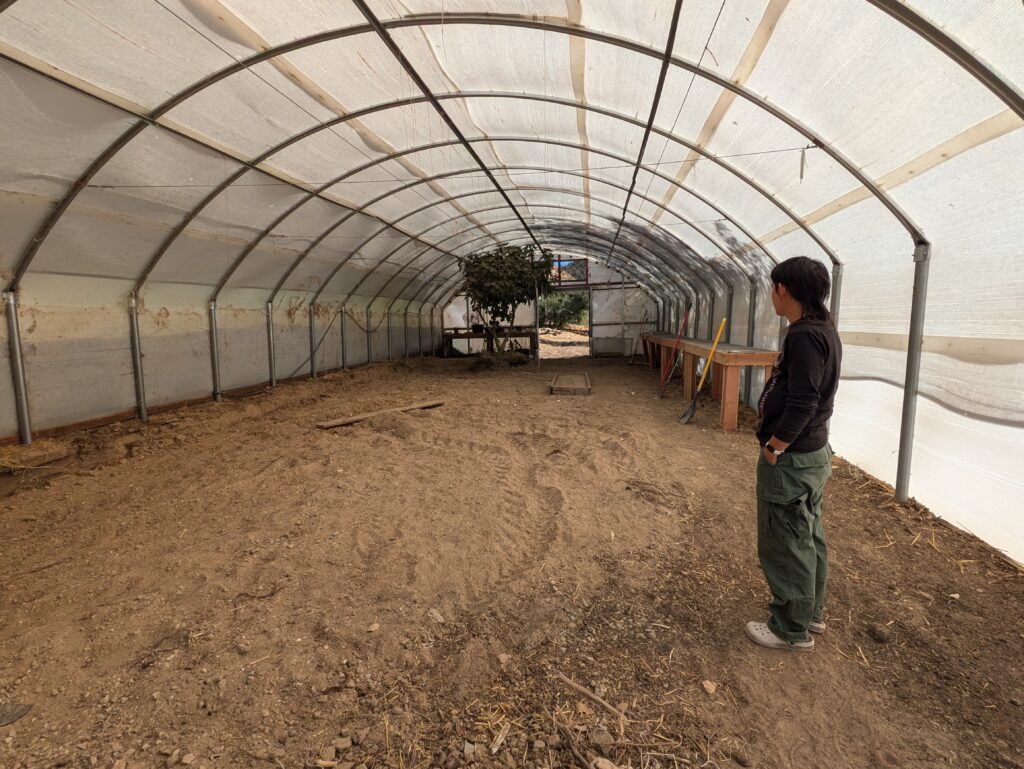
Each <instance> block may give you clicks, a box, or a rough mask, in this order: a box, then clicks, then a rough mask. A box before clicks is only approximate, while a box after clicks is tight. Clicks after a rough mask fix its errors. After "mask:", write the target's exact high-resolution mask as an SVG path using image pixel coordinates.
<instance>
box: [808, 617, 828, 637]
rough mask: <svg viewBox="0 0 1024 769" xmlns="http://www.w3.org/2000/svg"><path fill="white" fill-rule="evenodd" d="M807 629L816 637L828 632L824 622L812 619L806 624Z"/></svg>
mask: <svg viewBox="0 0 1024 769" xmlns="http://www.w3.org/2000/svg"><path fill="white" fill-rule="evenodd" d="M807 629H808V630H809V631H811V632H812V633H817V634H818V635H821V634H822V633H824V632H825V631H826V630H828V627H827V626H826V625H825V623H824V622H820V621H818V620H813V619H812V620H811V621H810V622H808V623H807Z"/></svg>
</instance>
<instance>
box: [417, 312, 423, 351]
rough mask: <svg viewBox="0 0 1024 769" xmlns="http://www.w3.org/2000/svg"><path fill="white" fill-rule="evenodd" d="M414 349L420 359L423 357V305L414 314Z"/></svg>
mask: <svg viewBox="0 0 1024 769" xmlns="http://www.w3.org/2000/svg"><path fill="white" fill-rule="evenodd" d="M416 347H417V349H418V350H419V353H420V357H421V358H422V357H423V305H422V304H421V305H420V311H419V312H418V313H417V314H416Z"/></svg>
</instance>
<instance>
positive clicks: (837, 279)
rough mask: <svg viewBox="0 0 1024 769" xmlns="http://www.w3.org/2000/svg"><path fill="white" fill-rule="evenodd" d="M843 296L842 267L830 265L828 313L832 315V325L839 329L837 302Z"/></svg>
mask: <svg viewBox="0 0 1024 769" xmlns="http://www.w3.org/2000/svg"><path fill="white" fill-rule="evenodd" d="M842 294H843V265H841V264H833V265H832V297H831V299H830V302H829V303H830V307H829V310H828V311H829V312H830V313H831V314H832V323H834V324H835V327H836V328H839V300H840V298H841V297H842Z"/></svg>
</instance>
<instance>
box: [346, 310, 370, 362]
mask: <svg viewBox="0 0 1024 769" xmlns="http://www.w3.org/2000/svg"><path fill="white" fill-rule="evenodd" d="M339 322H344V328H345V364H346V365H347V366H360V365H362V364H364V363H366V362H368V360H369V358H368V357H367V346H366V313H365V312H364V311H363V310H361V309H360V310H356V309H346V310H345V312H344V314H343V316H342V318H341V319H339ZM339 327H340V326H339Z"/></svg>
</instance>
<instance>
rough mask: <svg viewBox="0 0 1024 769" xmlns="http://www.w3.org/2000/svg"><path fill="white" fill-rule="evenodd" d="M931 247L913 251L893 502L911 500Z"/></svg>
mask: <svg viewBox="0 0 1024 769" xmlns="http://www.w3.org/2000/svg"><path fill="white" fill-rule="evenodd" d="M930 256H931V245H930V244H928V243H918V244H917V247H916V248H915V249H914V289H913V290H914V293H913V299H912V300H911V305H910V335H909V337H908V339H907V375H906V378H905V380H904V382H903V418H902V420H901V422H900V454H899V460H898V462H897V465H896V499H897V501H899V502H906V501H907V499H908V498H909V497H910V460H911V458H912V457H913V454H914V422H915V418H916V416H917V389H918V386H919V385H920V382H921V349H922V347H923V346H924V311H925V304H926V302H927V298H928V263H929V257H930Z"/></svg>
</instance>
